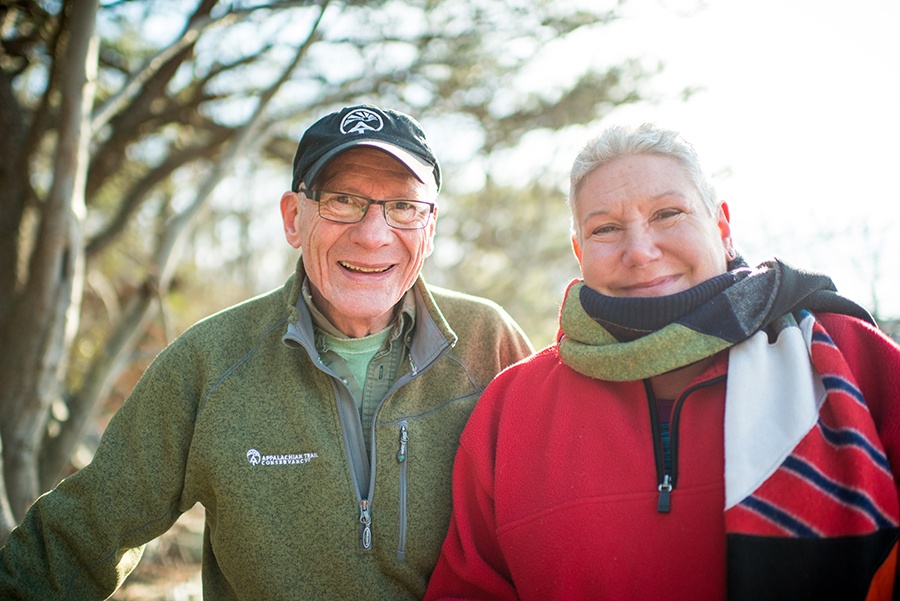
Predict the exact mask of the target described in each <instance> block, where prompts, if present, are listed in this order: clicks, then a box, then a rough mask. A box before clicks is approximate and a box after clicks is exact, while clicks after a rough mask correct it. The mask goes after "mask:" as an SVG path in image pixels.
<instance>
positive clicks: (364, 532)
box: [359, 499, 372, 551]
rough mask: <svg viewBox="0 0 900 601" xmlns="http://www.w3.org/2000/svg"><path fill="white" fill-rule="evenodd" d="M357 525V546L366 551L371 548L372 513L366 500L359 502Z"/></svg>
mask: <svg viewBox="0 0 900 601" xmlns="http://www.w3.org/2000/svg"><path fill="white" fill-rule="evenodd" d="M359 523H360V532H359V546H360V547H362V549H363V550H364V551H368V550H369V549H371V548H372V511H371V509H370V508H369V501H368V500H367V499H362V500H361V501H360V502H359Z"/></svg>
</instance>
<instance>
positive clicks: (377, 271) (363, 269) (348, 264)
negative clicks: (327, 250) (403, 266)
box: [341, 262, 389, 273]
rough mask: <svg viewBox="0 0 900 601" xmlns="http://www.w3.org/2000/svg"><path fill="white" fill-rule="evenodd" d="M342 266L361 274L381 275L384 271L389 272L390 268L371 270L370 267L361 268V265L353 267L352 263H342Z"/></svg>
mask: <svg viewBox="0 0 900 601" xmlns="http://www.w3.org/2000/svg"><path fill="white" fill-rule="evenodd" d="M341 266H342V267H343V268H344V269H349V270H350V271H358V272H359V273H381V272H382V271H387V270H388V269H389V268H388V267H383V268H379V269H370V268H368V267H360V266H359V265H351V264H350V263H344V262H341Z"/></svg>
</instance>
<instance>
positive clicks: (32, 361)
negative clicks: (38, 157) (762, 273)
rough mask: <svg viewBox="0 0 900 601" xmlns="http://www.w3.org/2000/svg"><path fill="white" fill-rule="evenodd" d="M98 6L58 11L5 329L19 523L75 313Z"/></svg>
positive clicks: (35, 490) (32, 494)
mask: <svg viewBox="0 0 900 601" xmlns="http://www.w3.org/2000/svg"><path fill="white" fill-rule="evenodd" d="M98 7H99V2H98V1H97V0H72V1H71V2H69V3H67V5H66V6H65V8H64V10H65V11H66V13H67V14H66V18H67V20H68V28H67V36H68V39H67V41H66V43H64V44H62V45H61V49H62V52H61V54H60V56H59V57H57V61H58V63H59V73H60V90H59V92H60V113H59V128H58V138H57V140H56V151H55V155H54V161H53V165H54V168H53V182H52V185H51V188H50V193H49V196H48V198H47V201H46V202H45V203H44V205H43V206H42V207H41V210H40V215H39V219H40V224H39V226H38V232H37V239H36V242H35V246H34V249H33V251H32V255H31V257H30V264H29V279H28V281H27V283H26V284H25V286H24V289H23V291H22V294H21V296H19V297H18V298H17V299H16V301H15V303H14V304H13V307H12V309H11V319H10V322H9V330H8V331H7V332H5V334H6V336H7V337H8V342H9V344H10V346H9V356H8V357H7V359H6V360H5V361H4V362H3V363H2V364H0V382H4V386H3V387H2V390H0V395H2V396H0V407H2V408H3V415H2V418H3V419H2V427H0V436H2V438H3V440H4V442H5V444H4V448H3V461H4V469H5V476H6V484H7V491H8V495H9V502H10V506H11V508H12V512H13V515H14V516H15V518H16V519H17V520H18V519H21V517H22V516H23V515H24V513H25V510H26V509H27V508H28V506H29V505H30V504H31V502H32V501H33V500H34V499H35V498H36V497H37V495H38V494H39V492H40V486H39V479H38V456H39V447H40V444H41V441H42V440H43V435H44V429H45V426H46V422H47V415H48V411H49V407H50V404H51V402H52V401H53V399H54V398H55V397H56V396H57V395H58V394H59V390H60V386H59V383H60V381H61V379H62V375H63V373H64V369H65V359H66V357H67V356H68V351H69V345H70V344H71V342H72V339H73V337H74V333H75V331H76V330H77V326H78V314H79V311H80V308H81V292H82V278H83V271H84V244H83V240H82V222H83V220H84V216H85V202H84V186H85V180H86V174H87V165H88V143H89V140H90V129H89V128H90V109H91V105H92V104H93V89H94V88H93V86H94V77H95V73H96V68H97V44H96V40H95V39H94V27H95V22H96V17H97V10H98ZM4 397H5V398H4Z"/></svg>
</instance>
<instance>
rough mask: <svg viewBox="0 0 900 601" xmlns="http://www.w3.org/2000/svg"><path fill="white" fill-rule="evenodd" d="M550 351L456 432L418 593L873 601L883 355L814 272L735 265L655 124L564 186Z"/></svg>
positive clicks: (888, 465) (899, 459)
mask: <svg viewBox="0 0 900 601" xmlns="http://www.w3.org/2000/svg"><path fill="white" fill-rule="evenodd" d="M570 205H571V209H572V216H573V234H572V246H573V249H574V251H575V255H576V257H577V258H578V261H579V263H580V265H581V274H582V278H583V279H582V280H577V281H575V282H573V283H572V284H571V285H570V286H569V288H568V290H567V292H566V295H565V298H564V301H563V305H562V308H561V311H560V333H559V337H558V343H557V344H556V345H553V346H551V347H548V348H546V349H544V350H543V351H541V352H539V353H538V354H536V355H535V356H533V357H532V358H530V359H529V360H527V361H525V362H523V363H520V364H518V365H516V366H514V367H512V368H510V369H508V370H507V371H505V372H503V373H502V374H500V375H499V376H498V377H497V379H495V380H494V382H493V383H492V384H491V385H490V386H489V387H488V389H487V390H486V392H485V394H484V396H483V397H482V399H481V401H480V402H479V404H478V406H477V407H476V410H475V412H474V413H473V414H472V417H471V418H470V421H469V423H468V425H467V426H466V429H465V431H464V433H463V435H462V440H461V446H460V449H459V452H458V454H457V457H456V463H455V467H454V475H453V506H454V508H453V515H452V519H451V524H450V530H449V532H448V535H447V539H446V541H445V542H444V546H443V549H442V553H441V557H440V559H439V562H438V565H437V567H436V569H435V572H434V574H433V576H432V579H431V582H430V585H429V590H428V594H427V596H426V599H439V598H455V599H539V600H541V601H546V600H548V599H566V600H569V599H614V600H616V601H619V600H622V599H666V600H667V601H671V600H677V599H690V600H692V601H693V600H704V601H705V600H715V599H726V598H727V599H767V600H768V599H781V598H784V599H803V598H810V599H860V600H863V599H876V598H878V599H888V598H891V595H892V590H893V587H894V579H895V563H896V555H897V550H896V546H897V545H896V543H897V535H898V528H897V525H898V516H900V509H898V500H897V499H898V489H897V479H896V477H895V473H896V472H897V470H898V466H900V413H898V409H897V401H900V347H898V346H897V345H896V344H895V343H893V342H892V341H891V340H890V339H889V338H887V337H886V336H884V335H883V334H882V333H881V332H880V331H879V330H878V329H877V328H876V327H874V325H873V324H872V322H871V318H870V317H869V316H868V313H866V312H865V310H863V309H862V308H860V307H858V306H857V305H855V304H853V303H851V302H850V301H848V300H846V299H843V298H842V297H840V296H838V295H837V294H836V292H835V290H834V287H833V285H832V283H831V281H830V280H829V279H828V278H827V277H825V276H821V275H817V274H814V273H810V272H804V271H800V270H796V269H793V268H791V267H789V266H787V265H785V264H784V263H781V262H779V261H774V260H773V261H768V262H766V263H763V264H761V265H759V266H758V267H755V268H750V267H748V266H747V265H746V264H745V263H744V261H743V260H742V259H741V257H740V256H739V255H738V254H737V253H736V252H735V250H734V245H733V241H732V237H731V228H730V225H729V215H728V207H727V205H726V204H725V203H723V202H722V203H720V202H718V201H717V198H716V196H715V192H714V191H713V189H712V187H711V186H710V184H709V183H708V181H707V179H706V177H705V176H704V174H703V172H702V170H701V168H700V166H699V160H698V158H697V156H696V154H695V153H694V150H693V149H692V148H691V146H690V145H689V144H687V143H686V142H685V141H684V140H683V139H681V138H680V136H679V135H678V134H676V133H674V132H671V131H667V130H662V129H658V128H656V127H654V126H651V125H645V126H642V127H640V128H637V129H634V130H631V129H624V128H612V129H610V130H607V131H606V132H605V133H604V134H602V135H601V136H600V137H599V138H597V139H595V140H593V141H592V142H591V143H589V144H588V145H587V146H586V147H585V148H584V149H583V150H582V152H581V153H580V155H579V156H578V158H577V159H576V161H575V165H574V167H573V169H572V174H571V192H570Z"/></svg>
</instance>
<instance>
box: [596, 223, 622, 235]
mask: <svg viewBox="0 0 900 601" xmlns="http://www.w3.org/2000/svg"><path fill="white" fill-rule="evenodd" d="M617 229H618V228H617V227H616V226H615V225H612V224H606V225H601V226H600V227H595V228H594V230H593V232H594V235H595V236H602V235H604V234H612V233H613V232H615V231H616V230H617Z"/></svg>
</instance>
